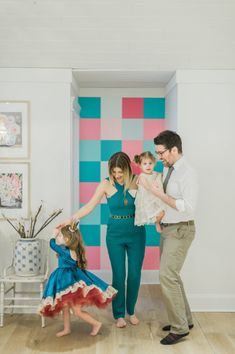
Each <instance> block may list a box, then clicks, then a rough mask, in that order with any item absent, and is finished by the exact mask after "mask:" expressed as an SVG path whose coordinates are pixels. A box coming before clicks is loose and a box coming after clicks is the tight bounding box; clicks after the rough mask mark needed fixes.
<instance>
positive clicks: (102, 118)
mask: <svg viewBox="0 0 235 354" xmlns="http://www.w3.org/2000/svg"><path fill="white" fill-rule="evenodd" d="M78 104H79V105H80V108H81V110H80V124H79V125H80V127H79V128H80V129H79V132H80V133H79V134H80V136H79V163H80V166H79V171H80V174H79V176H78V188H79V191H80V193H79V195H80V205H81V206H82V205H84V204H85V203H87V202H88V200H89V199H90V198H91V196H92V194H93V193H94V191H95V189H96V187H97V185H98V184H99V182H100V181H101V180H103V179H104V178H105V177H107V176H108V169H107V161H108V160H109V158H110V156H111V155H112V154H113V153H115V152H117V151H124V152H126V153H127V154H128V155H129V156H130V158H131V159H133V157H134V155H135V154H138V153H141V152H143V151H146V150H149V151H152V152H153V153H154V144H153V138H154V137H155V136H156V135H157V134H158V133H160V132H161V131H162V130H164V129H165V121H164V118H165V98H162V97H160V98H159V97H157V98H143V97H137V98H136V97H135V98H132V97H120V96H117V97H113V96H110V97H108V96H107V97H79V98H78ZM132 168H133V172H134V173H136V174H138V173H139V172H140V171H139V168H138V166H136V165H135V164H134V163H133V164H132ZM162 168H163V166H162V165H161V164H160V163H157V165H156V166H155V169H156V170H157V171H160V172H161V171H162ZM108 215H109V210H108V206H107V203H106V200H105V198H104V199H103V200H102V202H101V204H100V205H98V206H97V207H96V208H95V210H94V211H93V212H92V213H91V214H90V215H88V216H87V217H85V218H83V219H82V220H81V232H82V234H83V237H84V242H85V244H86V246H87V257H88V267H89V269H93V270H95V269H97V270H100V269H103V270H108V269H110V262H109V258H108V254H107V249H106V244H105V237H106V223H107V219H108ZM146 231H147V241H146V253H145V259H144V264H143V269H144V270H155V269H159V261H160V256H159V243H160V237H159V234H158V233H157V232H156V231H155V226H154V225H148V226H146Z"/></svg>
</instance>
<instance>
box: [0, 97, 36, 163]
mask: <svg viewBox="0 0 235 354" xmlns="http://www.w3.org/2000/svg"><path fill="white" fill-rule="evenodd" d="M18 158H20V159H22V158H29V102H28V101H0V159H18Z"/></svg>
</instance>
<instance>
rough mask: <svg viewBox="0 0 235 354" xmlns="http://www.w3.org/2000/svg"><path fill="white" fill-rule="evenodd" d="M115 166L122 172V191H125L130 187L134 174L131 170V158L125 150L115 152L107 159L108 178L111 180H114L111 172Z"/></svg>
mask: <svg viewBox="0 0 235 354" xmlns="http://www.w3.org/2000/svg"><path fill="white" fill-rule="evenodd" d="M115 167H118V168H120V169H121V170H122V172H123V178H124V191H125V192H126V190H127V189H129V188H130V185H131V183H132V181H133V178H134V176H133V173H132V170H131V160H130V158H129V156H128V155H127V154H126V153H125V152H122V151H119V152H116V153H115V154H114V155H112V156H111V157H110V159H109V161H108V170H109V178H110V180H111V181H113V180H114V178H113V173H112V172H113V169H114V168H115Z"/></svg>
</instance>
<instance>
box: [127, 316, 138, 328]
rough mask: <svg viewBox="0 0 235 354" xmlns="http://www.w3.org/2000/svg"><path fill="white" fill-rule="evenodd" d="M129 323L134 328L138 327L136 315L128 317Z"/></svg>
mask: <svg viewBox="0 0 235 354" xmlns="http://www.w3.org/2000/svg"><path fill="white" fill-rule="evenodd" d="M129 320H130V323H131V324H133V325H134V326H136V325H138V324H139V323H140V320H139V319H138V318H137V317H136V315H131V316H130V317H129Z"/></svg>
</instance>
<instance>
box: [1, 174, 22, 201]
mask: <svg viewBox="0 0 235 354" xmlns="http://www.w3.org/2000/svg"><path fill="white" fill-rule="evenodd" d="M22 177H23V176H22V173H0V207H1V208H22Z"/></svg>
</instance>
